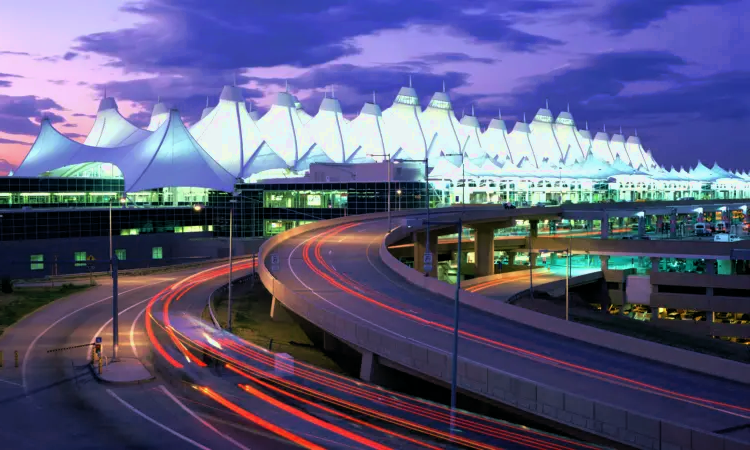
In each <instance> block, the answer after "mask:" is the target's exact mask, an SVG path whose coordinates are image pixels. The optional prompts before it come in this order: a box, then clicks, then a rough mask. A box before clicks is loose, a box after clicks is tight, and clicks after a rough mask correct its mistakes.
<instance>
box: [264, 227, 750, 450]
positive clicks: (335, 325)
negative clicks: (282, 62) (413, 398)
mask: <svg viewBox="0 0 750 450" xmlns="http://www.w3.org/2000/svg"><path fill="white" fill-rule="evenodd" d="M404 215H406V214H404ZM378 217H379V218H385V217H386V216H385V215H384V214H373V215H366V216H357V217H347V218H340V219H334V220H330V221H325V222H316V223H312V224H308V225H304V226H302V227H298V228H294V229H292V230H289V231H287V232H284V233H282V234H279V235H277V236H275V237H273V238H271V239H270V240H269V241H267V242H266V243H265V244H264V245H263V246H262V247H261V250H260V255H261V257H260V262H261V264H260V265H259V267H258V273H259V276H260V279H261V281H262V282H263V284H264V285H265V287H266V288H267V289H268V290H269V291H271V292H273V294H274V296H275V297H276V298H277V299H278V300H279V301H281V302H282V303H283V304H284V306H286V307H287V308H289V309H291V310H292V311H294V312H295V313H296V314H298V315H300V316H302V317H304V318H305V319H307V320H309V321H310V322H312V323H313V324H315V325H317V326H318V327H320V328H322V329H324V330H326V331H327V332H328V333H330V334H332V335H334V336H335V337H337V338H338V339H341V340H343V341H346V342H348V343H350V344H353V345H355V346H357V347H359V348H361V349H363V350H366V351H369V352H372V353H374V354H377V355H379V356H381V357H383V358H386V359H388V360H391V361H393V362H395V363H398V364H401V365H403V366H405V367H407V368H409V369H411V370H415V371H418V372H420V373H422V374H424V375H426V376H429V377H432V378H434V379H437V380H442V381H444V382H449V381H450V379H451V375H452V374H451V368H450V367H451V366H450V354H449V352H446V351H443V350H440V349H437V348H434V347H430V346H428V345H426V344H423V343H419V342H415V341H411V340H409V339H406V338H404V337H401V336H399V335H397V334H396V333H394V332H392V331H390V330H386V329H384V328H380V327H377V326H375V325H370V324H366V323H362V322H359V321H358V320H357V319H355V318H353V317H351V316H348V315H346V314H345V313H343V312H341V313H339V312H334V311H329V310H326V309H324V308H320V307H318V303H319V302H320V299H319V298H317V297H316V296H315V295H314V294H312V293H310V292H307V291H294V290H292V289H289V288H287V287H286V286H284V285H283V284H282V283H280V282H279V281H278V280H277V279H276V278H275V277H274V276H273V275H272V274H271V273H270V271H269V270H268V268H267V267H266V265H265V260H266V256H267V255H268V254H269V253H270V252H271V251H272V250H273V249H274V248H275V247H277V246H279V245H281V244H282V243H284V242H285V241H287V240H289V239H291V238H293V237H295V236H299V235H300V234H302V233H305V232H308V231H313V230H318V229H321V230H322V229H327V228H330V227H331V226H334V225H337V224H341V223H347V222H354V221H360V220H365V219H368V218H378ZM390 238H391V240H390V241H391V242H392V241H393V235H391V236H390ZM383 248H385V247H383ZM385 252H386V253H387V248H386V249H385ZM391 258H393V257H391ZM393 260H395V258H393ZM395 261H396V263H398V261H397V260H395ZM398 264H399V265H401V263H398ZM404 267H406V266H404ZM397 269H398V267H397ZM409 270H410V271H411V272H413V273H414V274H416V275H419V277H422V278H423V276H421V275H420V274H418V273H417V272H416V271H414V270H412V269H409ZM396 271H397V272H399V273H400V272H403V271H401V270H396ZM409 275H410V274H409V273H408V272H407V273H406V276H405V278H407V279H411V278H410V276H409ZM419 277H415V278H419ZM441 283H442V282H441ZM415 284H419V285H421V284H422V283H418V282H416V280H415ZM442 284H444V285H446V286H448V287H450V285H448V284H447V283H442ZM478 297H481V296H478ZM506 306H507V305H506ZM457 375H458V376H457V383H458V387H459V388H460V389H462V390H466V391H471V392H473V393H475V394H479V395H482V396H484V397H486V398H488V399H490V400H494V401H498V402H502V403H505V404H508V405H511V406H514V407H517V408H519V409H522V410H525V411H528V412H531V413H534V414H536V415H539V416H542V417H545V418H548V419H551V420H555V421H557V422H559V423H561V424H564V425H567V426H571V427H575V428H577V429H581V430H584V431H586V432H589V433H592V434H596V435H599V436H602V437H605V438H608V439H611V440H613V441H617V442H621V443H625V444H628V445H631V446H634V447H637V448H643V449H654V450H656V449H661V450H699V449H701V450H703V449H712V450H713V449H717V450H750V445H747V444H743V443H740V442H737V441H734V440H731V439H727V438H725V437H722V436H719V435H715V434H711V433H707V432H702V431H697V430H692V429H689V428H686V427H683V426H681V425H678V424H675V423H671V422H666V421H662V420H659V419H656V418H653V417H649V416H645V415H641V414H635V413H631V412H629V411H625V410H623V409H621V408H618V407H617V406H615V405H607V404H603V403H599V402H596V401H594V400H592V399H587V398H583V397H580V396H575V395H570V394H567V393H565V392H562V391H560V390H557V389H555V388H552V387H550V386H544V385H540V384H538V383H536V382H533V381H531V380H528V379H524V378H520V377H517V376H515V375H512V374H509V373H507V372H503V371H501V370H498V369H495V368H490V367H487V366H484V365H481V364H478V363H476V362H473V361H468V360H465V359H462V358H459V364H458V374H457Z"/></svg>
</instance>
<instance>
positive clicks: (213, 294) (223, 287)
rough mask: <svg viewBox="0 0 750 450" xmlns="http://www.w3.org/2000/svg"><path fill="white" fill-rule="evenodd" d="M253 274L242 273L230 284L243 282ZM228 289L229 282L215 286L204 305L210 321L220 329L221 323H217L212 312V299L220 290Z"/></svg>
mask: <svg viewBox="0 0 750 450" xmlns="http://www.w3.org/2000/svg"><path fill="white" fill-rule="evenodd" d="M254 276H256V275H255V273H251V274H248V275H243V276H241V277H238V278H236V279H233V280H232V286H234V285H237V284H242V283H245V282H246V281H247V280H250V279H252V278H253V277H254ZM228 290H229V283H226V284H222V285H221V286H219V287H217V288H216V289H215V290H214V291H213V292H211V294H210V295H209V296H208V300H207V301H206V305H207V306H208V315H209V316H210V317H211V322H213V324H214V327H216V328H217V329H219V330H221V329H222V327H221V324H220V323H219V320H218V319H217V318H216V314H215V313H214V302H213V299H214V297H215V296H216V294H219V293H221V292H226V291H228Z"/></svg>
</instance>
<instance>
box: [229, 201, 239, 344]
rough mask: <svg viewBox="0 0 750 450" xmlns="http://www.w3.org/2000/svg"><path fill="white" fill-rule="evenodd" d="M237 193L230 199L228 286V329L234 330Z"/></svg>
mask: <svg viewBox="0 0 750 450" xmlns="http://www.w3.org/2000/svg"><path fill="white" fill-rule="evenodd" d="M236 197H237V193H236V192H234V193H233V194H232V199H231V200H229V203H231V207H230V208H229V284H228V287H227V331H229V332H230V333H231V332H232V262H233V259H232V238H233V234H234V233H233V230H234V204H235V203H237V199H236Z"/></svg>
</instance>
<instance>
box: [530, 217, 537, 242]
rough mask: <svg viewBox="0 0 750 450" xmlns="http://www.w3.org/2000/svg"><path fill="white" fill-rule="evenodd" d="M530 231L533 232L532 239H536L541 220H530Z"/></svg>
mask: <svg viewBox="0 0 750 450" xmlns="http://www.w3.org/2000/svg"><path fill="white" fill-rule="evenodd" d="M529 232H530V233H531V238H532V239H536V238H537V237H539V221H538V220H530V221H529Z"/></svg>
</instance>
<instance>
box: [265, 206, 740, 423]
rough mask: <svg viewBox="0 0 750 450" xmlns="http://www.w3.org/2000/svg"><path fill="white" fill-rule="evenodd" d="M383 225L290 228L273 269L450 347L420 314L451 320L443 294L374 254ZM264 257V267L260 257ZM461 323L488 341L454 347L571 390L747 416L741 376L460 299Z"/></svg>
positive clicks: (710, 415)
mask: <svg viewBox="0 0 750 450" xmlns="http://www.w3.org/2000/svg"><path fill="white" fill-rule="evenodd" d="M385 228H386V227H385V223H384V221H383V220H373V221H365V222H359V223H358V224H356V225H355V226H351V227H349V228H347V227H346V226H343V227H334V228H333V229H331V228H329V229H325V230H322V231H321V230H316V231H311V232H308V233H304V234H302V235H299V236H297V237H295V238H292V239H291V240H289V241H286V242H284V243H283V244H282V245H281V246H279V247H277V248H275V249H273V250H271V252H274V253H277V254H278V255H279V257H280V259H281V268H280V270H279V273H277V274H274V275H275V276H276V277H277V279H278V280H279V281H280V282H281V283H283V284H284V285H285V286H287V287H288V288H290V289H293V290H295V291H297V293H298V294H300V295H301V296H303V297H304V298H305V299H307V300H308V301H310V302H313V303H314V304H315V305H317V306H318V307H319V308H325V309H329V310H332V311H335V312H336V313H338V314H341V313H342V312H343V313H345V314H346V315H348V316H349V317H350V318H351V320H353V321H358V322H360V323H363V324H364V323H367V324H369V325H370V326H374V327H377V328H381V329H382V330H388V331H389V332H390V333H391V334H394V335H397V336H400V337H402V338H407V339H411V340H414V341H417V342H420V343H423V344H424V345H425V346H432V347H437V348H440V349H442V350H444V351H447V352H449V353H450V352H451V351H452V336H451V332H450V331H446V330H445V329H441V327H440V326H435V325H434V324H429V323H427V324H425V323H424V322H423V320H424V319H426V320H427V321H431V322H434V323H436V324H440V325H441V326H442V327H444V328H445V326H446V325H447V326H448V327H450V328H452V320H453V304H452V302H451V301H449V300H448V299H446V298H444V297H442V296H438V295H436V294H433V293H430V292H429V291H426V290H424V289H421V288H419V287H416V286H414V285H412V284H410V283H409V282H407V281H406V280H404V279H403V278H401V277H400V276H398V275H397V274H396V273H394V272H393V271H391V270H390V269H389V268H388V267H386V266H385V264H384V263H383V262H382V261H381V260H380V258H379V255H378V251H379V247H380V244H381V242H382V240H383V234H384V233H383V230H384V229H385ZM269 258H270V256H269ZM265 264H266V265H267V266H269V267H270V260H268V261H266V262H265ZM322 274H324V275H326V276H329V277H333V278H334V279H335V280H336V283H341V284H343V285H344V286H345V288H341V287H337V286H335V284H334V283H331V281H330V280H327V279H326V277H325V276H323V275H322ZM384 305H385V306H386V308H384ZM387 307H392V308H394V309H391V310H389V309H387ZM420 321H422V322H421V323H420ZM461 329H462V330H463V331H464V332H468V333H472V334H474V335H479V336H481V337H484V338H487V339H488V340H489V342H488V341H484V342H482V341H479V340H477V338H474V337H471V336H466V335H464V337H463V338H462V339H461V340H460V343H459V355H460V357H462V358H465V359H468V360H473V361H476V362H478V363H481V364H484V365H486V366H489V367H496V368H498V369H500V370H503V371H506V372H509V373H513V374H517V375H519V376H521V377H524V378H527V379H530V380H535V381H538V382H540V383H542V384H546V385H548V386H552V387H555V388H558V389H561V390H565V391H567V392H570V393H572V394H576V395H581V396H584V397H587V396H588V397H593V398H596V399H597V400H599V401H602V402H605V403H609V404H617V405H621V406H622V407H624V408H627V409H629V410H631V411H634V412H639V413H642V414H645V415H648V416H655V417H659V418H662V419H665V420H670V421H678V422H681V423H682V424H685V425H688V426H691V427H694V428H697V429H703V430H708V431H716V430H722V429H725V428H730V427H735V426H739V425H743V424H746V423H748V420H750V386H747V385H742V384H739V383H733V382H730V381H726V380H722V379H717V378H712V377H709V376H706V375H702V374H697V373H693V372H689V371H686V370H682V369H679V368H676V367H673V366H668V365H665V364H659V363H654V362H653V361H649V360H646V359H641V358H638V357H635V356H631V355H626V354H621V353H617V352H613V351H611V350H607V349H605V348H602V347H598V346H595V345H592V344H588V343H584V342H581V341H576V340H572V339H569V338H565V337H562V336H559V335H555V334H552V333H547V332H544V331H541V330H538V329H535V328H531V327H528V326H525V325H522V324H518V323H516V322H512V321H509V320H504V319H502V318H499V317H494V316H489V315H487V314H486V313H483V312H479V311H477V310H474V309H471V308H468V307H462V308H461ZM524 351H532V352H535V353H536V354H537V355H536V356H528V354H524V353H523V352H524ZM544 358H552V359H553V360H554V361H550V360H544ZM561 362H564V363H563V364H565V363H567V364H569V365H568V366H567V367H563V366H561ZM595 371H599V372H598V373H597V372H595ZM614 377H621V378H619V379H615V378H614ZM639 383H640V385H639ZM660 389H661V390H664V389H666V390H669V391H673V392H676V393H678V394H677V395H675V394H669V393H664V391H661V392H660V391H659V390H660ZM712 402H713V403H712Z"/></svg>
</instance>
